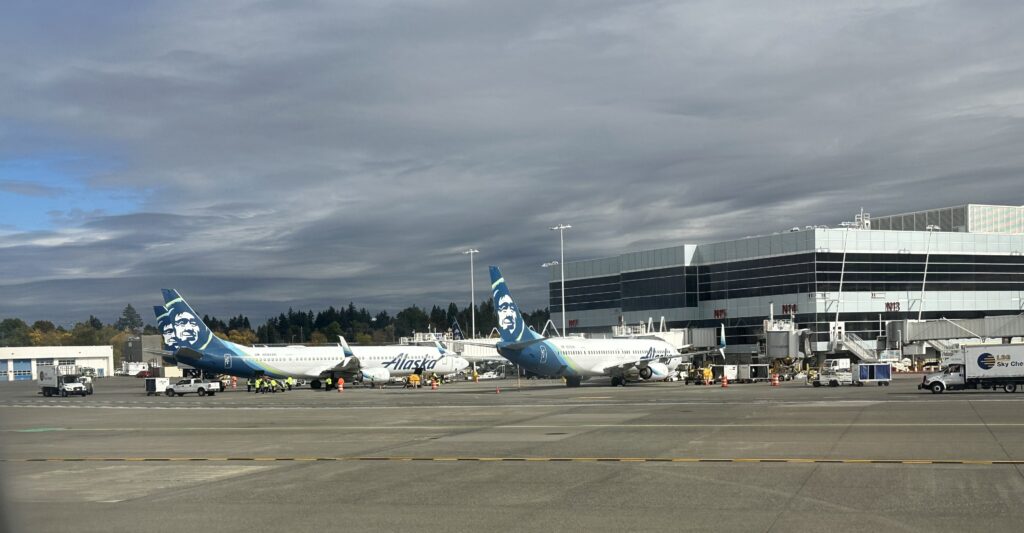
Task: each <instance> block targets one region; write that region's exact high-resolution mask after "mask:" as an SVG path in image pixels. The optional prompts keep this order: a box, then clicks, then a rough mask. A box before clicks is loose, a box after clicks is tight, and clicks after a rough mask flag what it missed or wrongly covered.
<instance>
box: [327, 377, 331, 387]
mask: <svg viewBox="0 0 1024 533" xmlns="http://www.w3.org/2000/svg"><path fill="white" fill-rule="evenodd" d="M327 386H328V387H330V386H331V378H327Z"/></svg>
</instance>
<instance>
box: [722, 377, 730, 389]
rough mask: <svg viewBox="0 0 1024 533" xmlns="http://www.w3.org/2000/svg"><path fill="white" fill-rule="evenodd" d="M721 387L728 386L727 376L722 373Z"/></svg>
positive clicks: (725, 387)
mask: <svg viewBox="0 0 1024 533" xmlns="http://www.w3.org/2000/svg"><path fill="white" fill-rule="evenodd" d="M722 388H723V389H727V388H729V377H728V376H726V375H725V374H722Z"/></svg>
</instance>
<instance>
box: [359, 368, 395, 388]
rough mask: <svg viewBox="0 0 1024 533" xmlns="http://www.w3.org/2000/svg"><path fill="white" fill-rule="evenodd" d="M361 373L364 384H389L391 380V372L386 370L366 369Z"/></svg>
mask: <svg viewBox="0 0 1024 533" xmlns="http://www.w3.org/2000/svg"><path fill="white" fill-rule="evenodd" d="M360 373H361V374H362V375H363V383H369V384H372V385H380V384H382V383H387V382H388V380H389V379H391V372H388V369H386V368H364V369H363V370H362V371H361V372H360Z"/></svg>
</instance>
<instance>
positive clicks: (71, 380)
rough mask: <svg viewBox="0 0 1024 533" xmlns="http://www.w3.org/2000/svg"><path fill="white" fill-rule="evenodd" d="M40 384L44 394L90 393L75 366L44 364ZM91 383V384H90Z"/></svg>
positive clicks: (41, 369) (41, 367)
mask: <svg viewBox="0 0 1024 533" xmlns="http://www.w3.org/2000/svg"><path fill="white" fill-rule="evenodd" d="M39 385H40V387H41V388H42V393H43V396H47V397H49V396H69V395H72V394H80V395H82V396H85V395H86V394H88V393H89V392H88V389H86V387H85V384H83V383H82V382H80V381H79V380H78V372H77V370H76V369H75V367H74V366H68V365H63V366H59V367H57V366H52V365H42V366H40V367H39ZM90 385H91V384H90Z"/></svg>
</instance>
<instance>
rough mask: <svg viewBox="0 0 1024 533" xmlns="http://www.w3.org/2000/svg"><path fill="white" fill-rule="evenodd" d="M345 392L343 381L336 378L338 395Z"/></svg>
mask: <svg viewBox="0 0 1024 533" xmlns="http://www.w3.org/2000/svg"><path fill="white" fill-rule="evenodd" d="M342 392H345V380H343V379H341V378H338V393H339V394H340V393H342Z"/></svg>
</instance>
